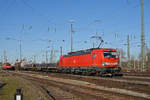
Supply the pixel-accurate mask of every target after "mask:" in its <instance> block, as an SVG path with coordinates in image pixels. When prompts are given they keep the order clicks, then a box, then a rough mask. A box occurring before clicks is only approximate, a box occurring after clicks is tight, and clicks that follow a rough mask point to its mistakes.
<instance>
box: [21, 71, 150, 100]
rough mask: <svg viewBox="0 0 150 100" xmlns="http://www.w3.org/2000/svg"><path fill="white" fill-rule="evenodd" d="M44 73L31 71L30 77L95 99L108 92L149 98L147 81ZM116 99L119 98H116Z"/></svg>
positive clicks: (138, 99)
mask: <svg viewBox="0 0 150 100" xmlns="http://www.w3.org/2000/svg"><path fill="white" fill-rule="evenodd" d="M21 75H27V73H24V74H23V73H22V74H21ZM28 75H29V73H28ZM45 75H46V76H45ZM45 75H39V74H36V73H34V74H33V73H32V74H30V78H31V77H33V80H35V79H37V80H38V79H42V80H44V81H45V82H48V83H49V84H52V83H53V85H54V84H55V85H56V84H59V85H58V86H60V87H61V86H62V85H60V84H63V86H66V87H67V88H68V89H67V90H69V91H74V92H78V93H80V92H81V91H82V94H84V93H85V94H88V95H90V96H91V97H93V98H95V99H96V98H103V99H108V98H106V97H107V96H106V94H107V95H108V94H109V97H110V98H113V97H115V98H124V97H125V98H127V97H130V98H132V99H135V98H136V100H146V99H147V100H148V99H150V93H149V91H150V87H149V83H147V85H145V83H144V85H143V84H142V85H141V84H139V83H138V84H131V83H129V82H131V80H129V81H126V82H125V81H124V82H122V81H120V80H121V79H114V78H112V79H111V78H99V77H91V76H79V75H67V74H45ZM37 80H36V81H37ZM41 82H42V81H41ZM139 82H141V81H139ZM125 83H126V84H125ZM132 83H133V82H132ZM63 86H62V87H63ZM71 87H74V88H71ZM75 87H76V88H75ZM77 87H78V88H77ZM79 88H80V89H79ZM76 89H77V90H76ZM81 89H82V90H81ZM75 90H76V91H75ZM79 90H80V92H79ZM87 90H88V91H89V90H90V91H91V92H90V93H89V92H88V93H87ZM110 94H111V95H110ZM112 94H113V95H112ZM114 94H115V96H114ZM97 95H98V96H97ZM99 95H100V96H99ZM102 95H105V96H102ZM115 98H113V99H115ZM113 99H111V100H113ZM118 100H120V99H118ZM122 100H123V99H122Z"/></svg>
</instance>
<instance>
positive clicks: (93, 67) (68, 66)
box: [59, 48, 121, 75]
mask: <svg viewBox="0 0 150 100" xmlns="http://www.w3.org/2000/svg"><path fill="white" fill-rule="evenodd" d="M120 70H121V67H120V66H119V56H118V54H117V51H116V49H107V48H92V49H87V50H81V51H76V52H71V53H68V54H67V55H63V56H61V57H60V59H59V71H63V72H73V73H90V74H91V73H92V74H97V75H102V74H106V73H111V74H114V73H119V72H120Z"/></svg>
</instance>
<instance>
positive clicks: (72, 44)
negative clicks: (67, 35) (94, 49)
mask: <svg viewBox="0 0 150 100" xmlns="http://www.w3.org/2000/svg"><path fill="white" fill-rule="evenodd" d="M72 33H73V30H72V23H71V52H72V51H73V38H72Z"/></svg>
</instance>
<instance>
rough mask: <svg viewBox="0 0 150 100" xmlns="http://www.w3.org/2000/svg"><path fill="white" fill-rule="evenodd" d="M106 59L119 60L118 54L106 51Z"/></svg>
mask: <svg viewBox="0 0 150 100" xmlns="http://www.w3.org/2000/svg"><path fill="white" fill-rule="evenodd" d="M103 53H104V58H118V54H117V52H112V51H104V52H103Z"/></svg>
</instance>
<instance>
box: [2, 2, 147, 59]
mask: <svg viewBox="0 0 150 100" xmlns="http://www.w3.org/2000/svg"><path fill="white" fill-rule="evenodd" d="M144 3H145V6H144V9H145V36H146V44H147V45H148V47H150V28H149V27H150V19H149V16H150V13H149V11H150V0H144ZM0 12H1V13H0V46H1V48H0V55H2V54H3V51H4V50H6V53H7V56H8V60H10V61H11V62H12V61H14V60H15V59H17V58H18V55H19V45H18V41H16V40H6V38H7V37H10V38H14V39H17V40H20V39H21V40H22V55H23V57H25V58H31V57H32V56H33V55H36V56H37V60H38V61H43V60H45V58H44V55H45V51H46V50H50V49H51V48H52V46H53V48H54V49H56V50H57V51H58V52H57V53H56V56H59V55H60V53H59V49H60V46H62V47H63V53H64V54H66V53H67V52H69V51H70V23H69V20H70V19H72V20H74V23H73V29H74V31H75V33H74V34H73V42H74V45H73V49H74V51H76V50H80V49H87V48H90V47H92V43H93V42H94V41H95V40H94V39H90V37H91V36H93V35H95V34H96V32H97V33H98V35H100V36H102V38H103V40H104V41H105V42H107V44H104V45H103V47H105V48H122V49H123V50H124V51H126V46H125V45H123V44H125V43H126V37H127V34H129V35H130V37H132V38H131V54H132V55H135V56H137V55H138V53H139V52H140V47H138V45H140V34H141V26H140V23H141V20H140V0H0ZM23 25H24V27H23ZM48 28H49V29H48ZM48 40H52V41H53V42H51V43H49V42H48ZM62 40H65V42H62ZM84 41H87V43H84ZM48 46H50V48H47V47H48Z"/></svg>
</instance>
